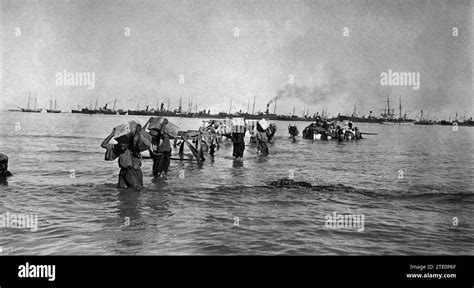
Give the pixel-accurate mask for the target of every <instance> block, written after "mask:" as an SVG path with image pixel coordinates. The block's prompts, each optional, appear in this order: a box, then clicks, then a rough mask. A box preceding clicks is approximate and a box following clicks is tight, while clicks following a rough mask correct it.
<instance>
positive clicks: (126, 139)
mask: <svg viewBox="0 0 474 288" xmlns="http://www.w3.org/2000/svg"><path fill="white" fill-rule="evenodd" d="M137 126H138V123H137V122H135V121H130V122H128V123H124V124H121V125H118V126H117V127H115V128H114V139H115V141H117V142H118V143H126V144H128V143H131V142H132V141H133V137H135V133H136V131H137ZM140 138H141V141H140V142H139V143H138V149H139V150H140V152H143V151H146V150H148V149H150V147H151V135H150V134H148V133H147V132H146V131H145V130H141V131H140Z"/></svg>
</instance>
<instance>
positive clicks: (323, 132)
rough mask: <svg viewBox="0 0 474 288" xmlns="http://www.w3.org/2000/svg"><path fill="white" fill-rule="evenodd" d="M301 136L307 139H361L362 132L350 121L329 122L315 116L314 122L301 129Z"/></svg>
mask: <svg viewBox="0 0 474 288" xmlns="http://www.w3.org/2000/svg"><path fill="white" fill-rule="evenodd" d="M303 137H304V138H307V139H314V137H321V139H320V140H329V139H338V140H339V141H342V140H345V139H349V140H358V139H362V134H361V133H360V131H359V129H358V128H357V127H353V125H352V122H348V123H346V122H341V123H339V124H338V123H336V122H331V123H329V122H327V121H326V120H324V119H321V117H317V118H316V121H315V122H313V123H311V124H310V125H309V126H307V127H306V128H305V130H303Z"/></svg>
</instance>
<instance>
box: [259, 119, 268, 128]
mask: <svg viewBox="0 0 474 288" xmlns="http://www.w3.org/2000/svg"><path fill="white" fill-rule="evenodd" d="M258 124H259V125H260V127H262V129H263V130H267V128H268V127H269V125H268V123H267V120H265V119H264V118H262V120H260V121H258Z"/></svg>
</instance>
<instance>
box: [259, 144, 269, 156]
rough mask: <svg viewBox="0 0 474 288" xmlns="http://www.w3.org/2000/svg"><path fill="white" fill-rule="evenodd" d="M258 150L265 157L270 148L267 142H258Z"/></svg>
mask: <svg viewBox="0 0 474 288" xmlns="http://www.w3.org/2000/svg"><path fill="white" fill-rule="evenodd" d="M257 150H258V151H260V153H262V154H263V155H267V154H268V146H267V143H266V142H262V141H258V144H257Z"/></svg>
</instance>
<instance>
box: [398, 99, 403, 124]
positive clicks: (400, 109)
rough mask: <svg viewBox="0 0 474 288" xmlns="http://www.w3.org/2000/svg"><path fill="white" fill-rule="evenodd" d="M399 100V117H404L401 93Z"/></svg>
mask: <svg viewBox="0 0 474 288" xmlns="http://www.w3.org/2000/svg"><path fill="white" fill-rule="evenodd" d="M398 102H399V103H400V105H399V106H398V111H399V116H398V119H402V95H399V98H398Z"/></svg>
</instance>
